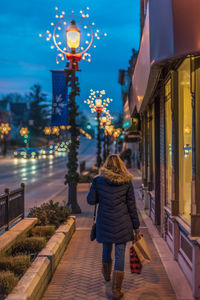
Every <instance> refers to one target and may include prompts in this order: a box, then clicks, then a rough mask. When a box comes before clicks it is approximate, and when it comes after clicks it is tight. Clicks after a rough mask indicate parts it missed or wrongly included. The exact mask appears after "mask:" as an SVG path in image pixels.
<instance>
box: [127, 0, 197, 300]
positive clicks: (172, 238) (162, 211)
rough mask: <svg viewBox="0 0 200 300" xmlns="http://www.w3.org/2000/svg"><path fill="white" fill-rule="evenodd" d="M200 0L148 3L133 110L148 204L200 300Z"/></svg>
mask: <svg viewBox="0 0 200 300" xmlns="http://www.w3.org/2000/svg"><path fill="white" fill-rule="evenodd" d="M199 14H200V2H199V1H198V0H191V1H187V0H167V1H156V0H149V1H146V0H144V1H142V0H141V23H142V24H141V28H142V29H141V31H142V33H141V43H140V49H139V54H138V57H137V62H136V66H135V69H134V72H133V76H132V85H131V91H130V101H129V109H130V114H131V116H133V115H134V114H135V112H137V113H139V114H140V118H141V132H142V145H141V148H140V150H141V165H142V177H143V193H142V195H143V201H144V203H145V207H146V209H148V211H149V215H150V216H151V218H152V220H153V222H154V224H155V225H156V226H157V227H158V230H159V231H160V233H161V235H162V236H163V238H165V240H166V242H167V243H168V245H169V247H170V249H171V251H172V253H173V256H174V259H175V260H177V261H178V263H179V264H180V266H181V268H182V270H183V271H184V273H185V275H186V277H187V279H188V281H189V283H190V284H191V287H192V289H193V294H194V296H195V297H196V298H199V299H200V126H199V120H200V31H199V28H200V18H199Z"/></svg>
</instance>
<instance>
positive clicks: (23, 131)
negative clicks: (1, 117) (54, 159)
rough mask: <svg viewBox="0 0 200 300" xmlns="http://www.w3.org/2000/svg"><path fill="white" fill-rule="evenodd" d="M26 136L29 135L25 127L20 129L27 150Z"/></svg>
mask: <svg viewBox="0 0 200 300" xmlns="http://www.w3.org/2000/svg"><path fill="white" fill-rule="evenodd" d="M28 134H29V130H28V128H27V127H22V128H21V129H20V135H21V136H23V138H24V144H25V146H26V148H28Z"/></svg>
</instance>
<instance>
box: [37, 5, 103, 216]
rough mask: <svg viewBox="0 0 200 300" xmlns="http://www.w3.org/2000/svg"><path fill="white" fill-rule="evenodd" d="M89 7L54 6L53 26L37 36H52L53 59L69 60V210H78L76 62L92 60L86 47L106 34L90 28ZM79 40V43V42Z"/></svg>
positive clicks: (67, 178)
mask: <svg viewBox="0 0 200 300" xmlns="http://www.w3.org/2000/svg"><path fill="white" fill-rule="evenodd" d="M88 10H89V7H87V8H86V11H83V10H81V11H80V14H81V16H78V15H75V14H74V11H72V14H71V15H67V14H65V12H64V11H60V10H59V9H58V8H57V7H56V16H55V17H56V19H57V23H56V24H54V22H52V23H51V25H52V26H53V28H54V30H53V33H51V32H50V31H49V30H47V31H46V32H45V33H44V34H40V35H39V36H40V37H44V38H45V39H46V40H47V41H50V40H52V39H53V43H54V44H53V45H52V46H51V49H54V48H55V47H56V48H57V51H58V54H57V56H56V62H57V63H59V62H60V61H63V60H64V57H66V58H67V60H68V61H69V63H67V64H66V68H65V75H66V84H67V85H68V86H70V87H71V91H70V94H69V102H68V118H69V125H70V128H69V130H70V135H71V143H70V146H69V154H68V163H67V168H68V173H67V174H66V176H65V179H66V181H65V183H67V184H68V187H69V189H68V203H67V205H70V206H71V208H72V213H81V209H80V207H79V205H78V202H77V183H78V181H79V174H78V172H77V168H78V148H79V140H78V133H79V130H78V127H77V124H76V116H77V115H78V107H77V105H76V101H75V99H76V96H77V95H79V92H80V88H79V83H78V78H77V77H76V71H79V67H78V62H79V61H80V60H81V59H84V60H86V61H88V62H90V61H91V55H90V53H88V50H89V48H90V47H91V46H93V47H94V48H95V47H96V46H95V45H94V44H93V42H94V38H96V39H98V40H99V39H100V36H101V35H106V34H105V33H103V32H101V31H100V30H99V29H97V30H96V31H94V30H93V26H94V25H95V23H94V22H92V23H89V21H88V20H87V19H88V18H89V13H88ZM75 20H77V21H78V22H79V24H80V26H82V29H81V28H79V26H77V24H76V21H75ZM63 31H65V33H66V40H67V45H66V43H65V44H64V46H63V45H62V44H63V40H62V39H63V36H64V35H63V34H62V32H63ZM82 31H85V32H84V35H83V36H84V37H87V39H88V40H86V39H84V38H81V32H82ZM81 42H82V45H81Z"/></svg>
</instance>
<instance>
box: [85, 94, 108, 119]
mask: <svg viewBox="0 0 200 300" xmlns="http://www.w3.org/2000/svg"><path fill="white" fill-rule="evenodd" d="M105 94H106V92H105V90H101V91H98V90H97V91H93V90H92V89H91V90H90V96H89V97H88V99H87V100H85V101H84V103H87V104H88V105H89V108H90V110H91V113H95V112H96V111H97V110H98V109H100V110H101V112H102V113H104V114H105V115H107V116H108V119H109V118H112V117H111V116H110V111H109V110H108V109H107V106H108V105H109V103H110V102H112V101H113V99H110V98H106V97H105Z"/></svg>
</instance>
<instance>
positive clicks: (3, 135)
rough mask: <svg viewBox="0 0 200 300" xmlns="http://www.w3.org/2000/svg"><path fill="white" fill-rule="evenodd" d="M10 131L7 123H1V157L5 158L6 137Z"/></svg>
mask: <svg viewBox="0 0 200 300" xmlns="http://www.w3.org/2000/svg"><path fill="white" fill-rule="evenodd" d="M10 130H11V128H10V126H9V124H8V123H1V126H0V132H1V140H2V149H1V153H2V155H3V156H6V153H7V144H6V136H7V135H8V134H9V132H10Z"/></svg>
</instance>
